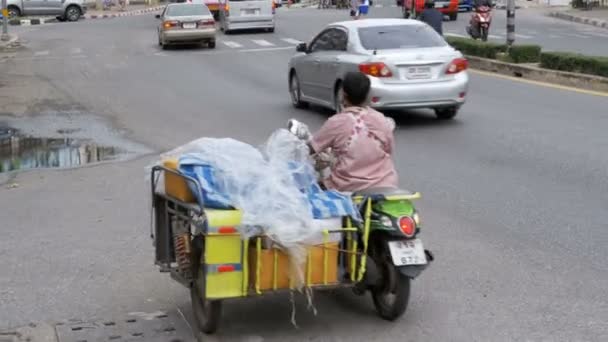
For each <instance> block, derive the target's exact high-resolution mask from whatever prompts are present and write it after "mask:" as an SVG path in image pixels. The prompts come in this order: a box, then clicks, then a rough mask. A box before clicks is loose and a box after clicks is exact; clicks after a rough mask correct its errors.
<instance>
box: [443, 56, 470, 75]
mask: <svg viewBox="0 0 608 342" xmlns="http://www.w3.org/2000/svg"><path fill="white" fill-rule="evenodd" d="M468 67H469V62H468V61H467V60H466V59H464V58H456V59H455V60H453V61H452V63H450V65H449V66H448V69H447V70H446V71H445V73H446V74H448V75H451V74H457V73H459V72H461V71H465V70H467V68H468Z"/></svg>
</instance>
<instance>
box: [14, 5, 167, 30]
mask: <svg viewBox="0 0 608 342" xmlns="http://www.w3.org/2000/svg"><path fill="white" fill-rule="evenodd" d="M163 8H165V6H164V5H163V6H155V7H150V8H144V9H140V10H134V11H127V12H120V13H112V14H91V15H84V16H82V18H81V19H80V20H86V19H111V18H121V17H132V16H138V15H143V14H147V13H152V12H158V11H160V10H162V9H163ZM56 22H59V20H58V19H57V18H33V19H10V20H9V21H8V23H9V24H10V25H13V26H32V25H44V24H50V23H56Z"/></svg>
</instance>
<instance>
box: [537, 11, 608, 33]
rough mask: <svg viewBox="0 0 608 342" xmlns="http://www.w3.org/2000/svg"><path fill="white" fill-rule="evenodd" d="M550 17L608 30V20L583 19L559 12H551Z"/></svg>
mask: <svg viewBox="0 0 608 342" xmlns="http://www.w3.org/2000/svg"><path fill="white" fill-rule="evenodd" d="M549 16H550V17H554V18H558V19H562V20H566V21H572V22H575V23H579V24H585V25H591V26H595V27H601V28H605V29H608V20H602V19H597V18H589V17H583V16H578V15H574V14H569V13H564V12H559V11H554V12H549Z"/></svg>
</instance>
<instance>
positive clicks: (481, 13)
mask: <svg viewBox="0 0 608 342" xmlns="http://www.w3.org/2000/svg"><path fill="white" fill-rule="evenodd" d="M491 23H492V7H490V6H479V7H477V8H476V9H475V11H474V12H473V14H472V15H471V20H470V21H469V26H468V27H467V32H468V33H469V35H470V36H471V38H473V39H475V40H477V39H481V40H482V41H484V42H485V41H487V40H488V34H489V31H490V24H491Z"/></svg>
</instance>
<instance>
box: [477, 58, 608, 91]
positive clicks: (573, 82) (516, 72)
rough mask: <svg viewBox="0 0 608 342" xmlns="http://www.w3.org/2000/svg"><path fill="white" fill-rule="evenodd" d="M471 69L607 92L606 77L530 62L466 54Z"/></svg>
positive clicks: (607, 81) (607, 80) (607, 78)
mask: <svg viewBox="0 0 608 342" xmlns="http://www.w3.org/2000/svg"><path fill="white" fill-rule="evenodd" d="M466 57H467V60H468V61H469V65H470V66H471V68H473V69H477V70H482V71H489V72H493V73H497V74H501V75H506V76H511V77H518V78H522V79H527V80H531V81H538V82H546V83H553V84H559V85H563V86H567V87H574V88H580V89H586V90H592V91H597V92H606V93H608V77H602V76H594V75H585V74H579V73H574V72H566V71H558V70H548V69H543V68H540V67H538V66H535V65H530V64H527V65H526V64H513V63H505V62H501V61H496V60H493V59H487V58H480V57H475V56H466Z"/></svg>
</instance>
